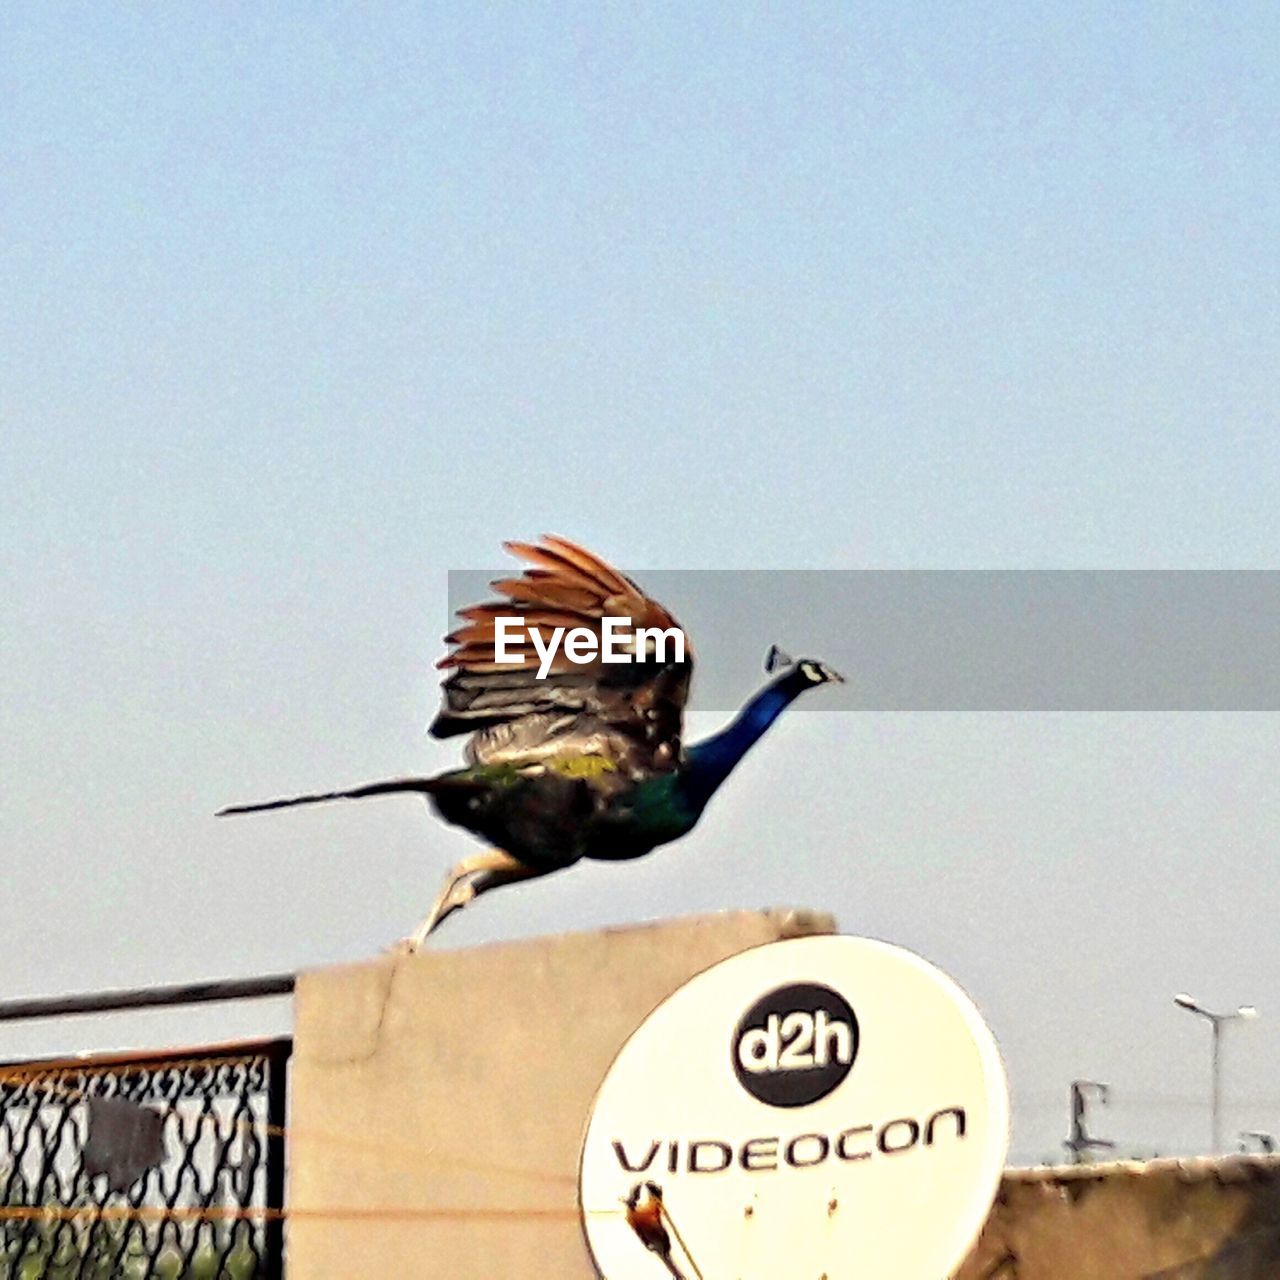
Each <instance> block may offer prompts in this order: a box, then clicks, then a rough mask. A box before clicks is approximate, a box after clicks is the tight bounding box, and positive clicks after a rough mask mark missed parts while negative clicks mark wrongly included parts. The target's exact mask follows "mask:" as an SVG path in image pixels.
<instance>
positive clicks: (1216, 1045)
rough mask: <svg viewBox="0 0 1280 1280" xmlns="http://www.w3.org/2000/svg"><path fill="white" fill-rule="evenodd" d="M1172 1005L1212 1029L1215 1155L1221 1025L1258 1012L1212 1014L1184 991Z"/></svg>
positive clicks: (1219, 1144) (1219, 1119)
mask: <svg viewBox="0 0 1280 1280" xmlns="http://www.w3.org/2000/svg"><path fill="white" fill-rule="evenodd" d="M1173 1003H1174V1004H1176V1005H1177V1006H1178V1008H1180V1009H1185V1010H1186V1011H1187V1012H1188V1013H1196V1014H1199V1015H1200V1017H1202V1018H1207V1019H1208V1020H1209V1025H1210V1026H1211V1027H1212V1028H1213V1105H1212V1117H1213V1154H1214V1155H1217V1154H1218V1153H1219V1152H1220V1151H1221V1150H1222V1042H1221V1038H1222V1025H1223V1023H1225V1022H1235V1021H1236V1020H1237V1019H1239V1020H1241V1021H1247V1020H1248V1019H1250V1018H1256V1017H1257V1016H1258V1011H1257V1009H1255V1008H1254V1007H1253V1005H1251V1004H1242V1005H1241V1006H1240V1007H1239V1008H1238V1009H1237V1010H1236V1011H1235V1012H1234V1013H1214V1012H1212V1011H1211V1010H1209V1009H1206V1008H1204V1006H1203V1005H1200V1004H1197V1003H1196V1001H1194V1000H1193V999H1192V998H1191V997H1190V996H1189V995H1187V993H1186V992H1185V991H1180V992H1179V993H1178V994H1177V995H1176V996H1174V997H1173Z"/></svg>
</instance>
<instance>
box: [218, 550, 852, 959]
mask: <svg viewBox="0 0 1280 1280" xmlns="http://www.w3.org/2000/svg"><path fill="white" fill-rule="evenodd" d="M503 545H504V547H505V548H506V550H507V551H509V552H510V553H511V554H512V555H514V556H517V557H519V558H521V559H522V560H524V561H526V562H527V563H528V566H529V567H527V568H525V569H524V571H523V572H522V573H521V574H520V576H518V577H511V578H504V579H500V580H499V581H496V582H494V583H492V584H491V585H492V587H493V590H494V591H495V593H496V594H497V595H498V596H500V599H498V600H494V601H489V602H487V603H484V604H477V605H472V606H470V607H468V608H465V609H461V610H459V612H458V616H459V618H460V619H461V620H462V625H461V626H459V627H458V628H457V629H456V630H455V631H453V632H452V633H451V634H450V635H448V636H446V637H445V643H446V645H447V646H448V647H449V651H448V652H447V653H446V656H445V657H443V658H442V659H441V660H440V662H439V663H438V664H437V665H438V666H439V667H441V668H443V669H445V670H446V671H448V672H449V675H448V676H447V677H446V679H445V680H444V683H443V686H442V694H443V701H442V706H441V708H440V711H439V713H438V715H437V716H436V718H435V720H434V721H433V722H432V724H431V729H430V732H431V733H432V735H433V736H435V737H437V738H449V737H454V736H457V735H461V734H467V735H470V736H469V739H468V741H467V744H466V748H465V752H464V755H465V760H466V764H465V766H464V767H463V768H461V769H454V770H450V771H449V772H447V773H442V774H440V775H438V776H436V777H431V778H395V779H391V780H388V781H385V782H373V783H369V784H366V785H364V786H359V787H352V788H351V789H349V790H346V791H328V792H324V793H322V794H314V795H304V796H293V797H289V798H287V799H279V800H269V801H265V802H263V803H260V804H243V805H232V806H229V807H228V808H225V809H222V810H220V812H219V814H218V816H219V817H222V816H225V815H228V814H237V813H256V812H260V811H262V810H266V809H281V808H285V807H288V806H290V805H300V804H316V803H319V802H322V801H327V800H359V799H365V798H366V797H369V796H381V795H389V794H393V793H397V792H406V791H408V792H417V793H420V794H422V795H424V796H425V797H426V798H427V800H428V802H429V803H430V804H431V806H432V807H433V808H434V809H435V811H436V813H437V814H439V816H440V817H441V818H443V819H444V820H445V821H446V822H449V823H452V824H454V825H456V826H460V827H464V828H465V829H466V830H468V831H470V832H472V833H473V834H475V835H477V836H479V837H481V839H483V840H484V841H486V842H487V843H488V844H489V845H491V846H492V847H491V848H489V849H487V850H486V851H484V852H482V853H478V854H476V855H475V856H473V857H469V858H465V859H463V860H462V861H461V862H459V863H458V864H457V866H455V867H454V868H453V869H452V871H450V873H449V875H448V876H447V877H446V879H445V883H444V887H443V888H442V889H441V890H440V892H439V894H438V895H437V897H436V899H435V902H434V903H433V904H432V907H431V910H430V912H429V913H428V914H427V916H426V918H425V919H424V920H423V921H422V923H421V925H419V927H418V928H417V930H416V931H415V932H414V934H413V935H412V937H411V938H409V939H407V940H406V945H407V947H408V949H410V950H416V949H417V948H418V947H420V946H421V945H422V943H423V942H424V941H425V940H426V938H427V936H428V935H429V934H430V933H432V932H433V931H434V930H435V929H436V928H438V927H439V925H440V924H441V923H442V922H443V921H444V920H445V918H446V917H447V916H449V915H450V914H452V913H453V912H454V911H457V910H458V909H459V908H461V907H464V906H466V905H467V904H468V903H470V902H472V901H473V900H474V899H475V898H476V897H477V896H478V895H480V894H482V893H485V892H487V891H488V890H490V889H494V888H497V887H499V886H501V885H506V884H512V883H514V882H516V881H521V880H530V879H533V878H535V877H537V876H543V875H547V874H548V873H550V872H552V871H559V870H562V869H563V868H565V867H570V866H572V865H573V864H574V863H576V862H578V861H580V860H581V859H583V858H593V859H599V860H602V861H606V862H616V861H626V860H628V859H632V858H639V857H642V856H643V855H644V854H646V853H648V852H649V851H650V850H652V849H655V848H657V846H659V845H663V844H669V843H670V842H671V841H673V840H678V839H680V837H681V836H684V835H687V834H688V833H689V832H690V831H692V830H693V828H694V827H695V826H696V825H697V822H698V820H699V818H701V817H702V814H703V811H704V810H705V809H706V807H707V804H708V802H709V801H710V800H711V797H712V796H713V795H715V793H716V792H717V791H718V790H719V788H720V787H721V785H722V784H723V783H724V781H725V779H726V778H728V776H729V775H730V773H732V772H733V769H734V767H735V766H736V765H737V763H738V762H739V761H740V760H741V759H742V758H743V757H744V756H745V755H746V754H747V752H748V751H750V750H751V748H752V747H753V746H754V745H755V743H756V742H757V741H758V740H759V738H760V737H761V735H762V734H763V733H764V732H765V731H766V730H767V729H768V728H769V726H770V725H771V724H772V723H773V722H774V721H775V720H776V719H777V718H778V716H779V715H780V714H781V713H782V712H783V711H784V710H786V708H787V707H788V706H789V705H790V704H791V703H792V702H793V701H794V700H795V699H796V698H797V697H799V696H800V694H802V693H804V692H805V691H806V690H808V689H813V688H816V687H817V686H818V685H822V684H827V683H829V682H831V681H841V680H842V679H843V677H841V676H840V675H839V674H838V673H837V672H835V671H833V670H832V669H831V668H830V667H829V666H827V665H826V664H825V663H822V662H818V661H816V660H814V659H811V658H801V659H798V660H792V659H791V658H789V657H787V655H785V654H784V653H782V651H781V650H779V649H778V648H777V647H776V646H774V647H773V648H772V649H771V650H770V651H769V655H768V657H767V659H766V662H765V669H766V672H767V673H768V674H769V676H770V679H769V681H768V683H766V684H765V686H764V687H763V688H762V689H761V690H760V691H759V692H758V693H757V694H756V695H755V696H754V697H753V698H752V699H751V700H750V701H749V702H748V703H747V704H746V705H745V706H744V707H743V708H742V710H741V711H740V712H739V713H738V715H737V716H736V717H735V718H734V720H733V721H732V722H731V723H730V724H728V725H727V726H726V727H725V728H723V729H722V730H720V732H719V733H716V734H714V735H712V736H711V737H710V738H707V739H705V740H704V741H702V742H697V743H695V744H693V745H692V746H690V747H688V748H686V747H685V746H684V745H683V743H682V741H681V731H682V725H683V719H684V707H685V702H686V699H687V697H688V693H689V681H690V677H691V675H692V673H693V650H692V646H691V645H690V644H689V643H688V637H687V636H686V635H685V633H684V630H683V628H681V626H680V624H679V623H678V622H677V621H676V620H675V618H673V617H672V615H671V614H670V612H668V610H667V609H665V608H664V607H663V606H662V605H660V604H659V603H658V602H657V601H656V600H652V599H650V598H649V597H648V596H646V595H645V594H644V592H643V591H641V590H640V588H639V587H638V586H636V584H635V583H634V582H633V581H632V580H631V579H630V578H628V577H626V576H625V575H624V574H622V573H619V572H618V571H617V570H616V569H614V568H612V567H611V566H610V565H608V564H607V563H605V561H604V560H602V559H600V557H599V556H597V555H594V554H593V553H592V552H590V551H587V550H586V549H585V548H583V547H581V546H578V545H577V544H576V543H573V542H570V541H569V540H568V539H567V538H561V537H557V536H553V535H546V536H544V537H543V538H542V539H541V540H540V541H539V542H537V543H524V542H507V543H504V544H503ZM606 619H614V620H619V619H621V620H625V624H619V623H617V622H610V623H607V624H606ZM517 621H518V623H519V626H516V625H515V624H516V623H517ZM556 628H564V631H562V632H561V633H560V634H561V636H564V637H568V636H569V635H570V633H571V632H572V631H573V629H579V628H583V629H585V630H586V632H588V633H590V634H591V635H594V636H596V637H598V638H599V637H603V636H604V634H605V633H610V634H611V636H612V639H611V644H612V653H613V660H612V661H605V660H603V657H602V656H601V651H602V650H603V647H604V646H603V644H601V645H598V646H597V650H598V652H597V655H596V657H595V658H594V660H585V661H584V660H583V649H584V648H589V646H579V651H578V653H577V654H574V653H573V652H572V649H571V646H570V645H569V644H568V643H566V644H565V645H564V646H563V647H562V648H559V649H557V650H556V651H555V653H554V656H551V655H550V654H549V649H550V645H549V644H548V643H542V644H541V645H538V644H536V643H535V633H537V635H540V636H543V637H546V636H554V635H555V631H556ZM619 637H621V638H619ZM628 637H630V641H628ZM628 644H629V647H628ZM619 652H621V655H622V658H621V660H620V658H619V656H618V655H619ZM499 659H501V661H500V660H499Z"/></svg>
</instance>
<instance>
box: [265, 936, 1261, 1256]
mask: <svg viewBox="0 0 1280 1280" xmlns="http://www.w3.org/2000/svg"><path fill="white" fill-rule="evenodd" d="M833 927H834V926H833V923H832V921H831V919H830V918H829V917H827V916H822V915H815V914H814V913H811V912H759V913H754V912H751V913H748V912H743V913H736V914H725V915H719V916H710V917H703V918H699V919H688V920H680V921H674V922H670V923H664V924H658V925H653V926H651V927H647V928H635V929H624V930H614V931H605V932H601V933H590V934H568V935H563V936H560V937H553V938H543V939H537V940H534V941H530V942H522V943H516V944H511V945H503V946H493V947H481V948H475V949H471V950H467V951H441V950H436V949H432V950H430V951H426V952H423V953H422V954H419V955H417V956H411V957H392V956H386V957H384V958H382V959H380V960H375V961H372V962H370V963H366V964H358V965H352V966H349V967H343V968H337V969H328V970H324V971H321V972H316V973H310V974H306V975H304V976H303V977H302V978H300V980H299V983H298V988H297V996H296V1028H295V1040H294V1058H293V1067H292V1072H293V1074H292V1087H291V1091H290V1092H291V1102H290V1117H289V1129H290V1141H289V1190H288V1196H289V1205H290V1208H291V1210H292V1216H291V1218H290V1221H289V1227H288V1237H287V1257H288V1264H287V1272H288V1277H289V1280H338V1278H339V1277H341V1278H342V1280H365V1278H366V1277H370V1278H376V1280H383V1278H384V1277H385V1278H386V1280H393V1278H394V1280H415V1278H416V1277H419V1276H422V1277H446V1278H447V1280H533V1278H534V1277H536V1278H537V1280H547V1278H548V1277H554V1278H555V1280H595V1272H594V1268H593V1267H592V1265H591V1262H590V1259H589V1255H588V1252H587V1248H586V1245H585V1243H584V1242H583V1239H582V1234H581V1227H580V1223H579V1214H578V1208H577V1172H578V1168H577V1166H578V1157H579V1149H580V1145H581V1140H582V1131H583V1126H584V1124H585V1122H586V1119H587V1116H588V1112H589V1110H590V1106H591V1102H592V1100H593V1098H594V1096H595V1092H596V1089H597V1088H598V1087H599V1085H600V1082H601V1080H602V1079H603V1078H604V1075H605V1073H606V1071H607V1070H608V1068H609V1065H610V1064H611V1062H612V1061H613V1058H614V1057H615V1055H616V1054H617V1052H618V1050H619V1049H620V1048H621V1046H622V1044H623V1042H624V1041H625V1040H626V1039H627V1037H628V1036H629V1035H630V1034H631V1033H632V1032H633V1031H634V1030H635V1028H636V1027H637V1026H639V1024H640V1023H641V1022H642V1021H643V1020H644V1018H645V1017H646V1016H647V1015H648V1014H649V1013H650V1011H651V1010H652V1009H653V1008H654V1007H655V1006H656V1005H658V1004H659V1003H660V1002H661V1001H662V1000H664V999H665V998H666V997H667V996H668V995H669V994H670V993H671V992H673V991H675V990H676V989H677V988H678V987H680V986H682V985H683V984H684V983H685V982H686V981H687V980H688V979H689V978H691V977H692V976H693V975H694V974H696V973H699V972H701V971H702V970H703V969H705V968H707V967H708V966H710V965H712V964H715V963H716V962H717V961H719V960H722V959H725V958H726V957H728V956H730V955H734V954H736V953H737V952H739V951H743V950H746V949H747V948H749V947H753V946H758V945H760V944H762V943H766V942H772V941H776V940H778V939H782V938H788V937H795V936H799V935H802V934H808V933H829V932H831V931H832V930H833ZM1278 1278H1280V1157H1274V1158H1272V1157H1249V1158H1246V1157H1237V1158H1230V1159H1225V1160H1221V1161H1217V1162H1213V1161H1185V1162H1183V1161H1155V1162H1152V1163H1149V1164H1110V1165H1094V1166H1083V1167H1077V1168H1067V1169H1048V1170H1011V1171H1010V1172H1009V1173H1007V1174H1006V1176H1005V1179H1004V1182H1003V1185H1002V1187H1001V1190H1000V1194H999V1197H998V1199H997V1202H996V1205H995V1207H994V1209H993V1211H992V1214H991V1217H990V1220H989V1221H988V1223H987V1226H986V1228H985V1230H984V1232H983V1235H982V1238H981V1239H980V1240H979V1242H978V1244H977V1246H976V1248H975V1250H974V1252H973V1254H972V1256H971V1257H970V1258H969V1260H968V1261H967V1263H966V1264H965V1265H964V1267H963V1268H962V1270H961V1271H960V1272H959V1274H958V1276H957V1278H956V1280H1278ZM708 1280H717V1278H716V1277H708ZM779 1280H787V1278H786V1277H780V1278H779ZM868 1280H872V1278H868ZM874 1280H881V1278H879V1277H876V1278H874ZM884 1280H893V1278H892V1277H886V1278H884Z"/></svg>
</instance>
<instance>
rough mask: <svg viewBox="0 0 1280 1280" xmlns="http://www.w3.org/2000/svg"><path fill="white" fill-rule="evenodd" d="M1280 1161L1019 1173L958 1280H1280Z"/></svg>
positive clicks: (1238, 1159) (1233, 1159) (1011, 1175)
mask: <svg viewBox="0 0 1280 1280" xmlns="http://www.w3.org/2000/svg"><path fill="white" fill-rule="evenodd" d="M1277 1277H1280V1157H1277V1156H1229V1157H1224V1158H1223V1159H1220V1160H1152V1161H1148V1162H1144V1163H1138V1162H1123V1163H1112V1164H1096V1165H1078V1166H1070V1167H1067V1168H1060V1169H1011V1170H1010V1171H1009V1172H1008V1173H1006V1174H1005V1177H1004V1182H1003V1184H1002V1186H1001V1188H1000V1193H999V1197H998V1199H997V1201H996V1205H995V1208H994V1209H993V1211H992V1214H991V1217H990V1219H989V1220H988V1222H987V1225H986V1227H985V1229H984V1230H983V1233H982V1238H981V1239H980V1240H979V1242H978V1245H977V1248H976V1249H975V1250H974V1252H973V1254H972V1255H971V1256H970V1258H969V1260H968V1262H967V1263H966V1264H965V1266H964V1268H963V1269H962V1270H961V1271H960V1273H959V1275H958V1276H957V1280H1277Z"/></svg>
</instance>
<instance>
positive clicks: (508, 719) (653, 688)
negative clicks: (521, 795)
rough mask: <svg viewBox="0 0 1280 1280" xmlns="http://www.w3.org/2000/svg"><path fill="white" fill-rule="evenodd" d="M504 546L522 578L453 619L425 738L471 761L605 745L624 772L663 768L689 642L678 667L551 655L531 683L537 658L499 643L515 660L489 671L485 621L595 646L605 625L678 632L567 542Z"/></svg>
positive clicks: (674, 745)
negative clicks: (587, 636) (586, 638)
mask: <svg viewBox="0 0 1280 1280" xmlns="http://www.w3.org/2000/svg"><path fill="white" fill-rule="evenodd" d="M503 545H504V546H505V547H506V548H507V550H508V551H510V552H511V553H512V554H514V555H517V556H519V557H520V558H521V559H523V560H526V561H528V562H529V565H530V567H529V568H528V569H526V570H525V571H524V572H523V573H522V574H521V575H520V576H519V577H518V578H501V579H498V580H497V581H496V582H494V583H492V584H491V585H492V586H493V589H494V590H495V591H496V592H498V593H499V595H500V597H501V598H500V599H498V600H492V601H487V602H485V603H483V604H477V605H469V606H468V607H467V608H465V609H460V610H459V611H458V616H459V617H460V618H461V619H462V625H460V626H459V627H457V628H456V629H455V630H454V631H452V632H451V633H450V634H449V635H448V636H446V637H445V640H446V643H447V644H449V645H450V646H451V650H450V652H449V653H447V654H446V655H445V656H444V657H443V658H442V659H441V660H440V662H439V663H438V664H437V665H439V666H440V667H442V668H445V669H446V670H448V671H450V673H451V674H450V675H449V677H448V679H447V680H446V681H445V684H444V689H443V693H444V701H443V705H442V707H441V710H440V713H439V715H438V716H437V717H436V719H435V721H434V723H433V724H432V726H431V732H432V733H433V734H434V735H435V736H436V737H449V736H451V735H453V734H459V733H471V734H473V737H472V740H471V742H470V743H469V744H468V751H467V754H468V756H469V757H470V758H471V759H472V760H473V761H477V762H480V761H490V760H496V759H504V760H509V759H521V758H537V757H538V756H541V755H546V754H548V753H549V752H561V751H572V750H586V749H590V750H602V749H605V745H607V748H608V750H609V751H610V752H611V753H612V754H614V755H620V756H624V757H626V761H625V762H626V764H627V766H628V768H631V769H641V770H644V769H646V768H647V769H652V768H670V767H671V766H672V765H673V764H674V763H675V760H676V759H677V758H678V755H679V751H680V733H681V724H682V720H683V714H684V704H685V699H686V697H687V695H688V687H689V676H690V673H691V670H692V665H693V663H692V656H693V653H692V646H691V645H690V644H689V642H688V637H686V638H685V654H686V660H685V661H684V662H683V663H674V662H670V661H668V662H664V663H657V662H655V661H652V660H650V661H647V662H643V663H631V664H615V663H608V664H605V663H601V662H595V663H591V664H580V663H574V662H571V661H570V660H569V659H568V658H567V657H566V656H565V653H564V650H563V647H561V649H560V650H559V651H558V653H557V655H556V659H555V661H554V662H553V664H552V666H551V669H550V671H549V673H548V674H547V676H546V677H545V678H544V679H538V677H537V671H538V663H539V659H538V655H537V653H536V652H535V650H534V648H533V646H532V645H530V644H527V643H524V644H514V645H513V644H511V643H510V641H508V647H509V650H511V651H514V652H515V653H516V654H518V655H519V661H517V662H514V663H499V662H498V661H497V655H496V620H497V619H498V618H499V617H519V618H521V619H522V620H523V622H524V625H525V628H526V629H528V628H530V627H536V628H538V629H539V631H540V632H542V633H543V634H544V635H546V634H549V632H550V630H551V629H553V628H555V627H564V628H565V629H566V631H567V630H572V629H573V628H575V627H585V628H587V629H589V630H591V631H594V632H595V633H596V634H597V635H599V634H600V633H601V630H602V619H604V618H606V617H615V618H616V617H624V618H629V619H631V623H632V626H633V628H634V627H660V628H662V629H663V630H666V629H669V628H671V627H677V628H678V627H679V625H680V624H679V623H678V622H677V621H676V620H675V618H674V617H672V615H671V613H670V612H669V611H668V610H667V609H665V608H664V607H663V606H662V605H660V604H659V603H658V602H657V601H656V600H651V599H650V598H649V597H648V596H646V595H645V594H644V592H643V591H641V589H640V588H639V587H638V586H637V585H636V584H635V583H634V582H633V581H632V580H631V579H630V578H628V577H626V576H625V575H624V574H622V573H619V572H618V571H617V570H616V569H614V568H613V567H612V566H611V565H609V564H607V563H606V562H605V561H603V560H601V559H600V557H599V556H597V555H595V554H594V553H592V552H590V551H588V550H586V548H584V547H580V546H578V545H577V543H574V542H570V541H569V540H568V539H567V538H560V537H556V536H552V535H547V536H545V537H543V539H542V540H541V542H539V543H536V544H535V543H525V542H507V543H504V544H503ZM588 744H589V745H588ZM620 763H621V761H620Z"/></svg>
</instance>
